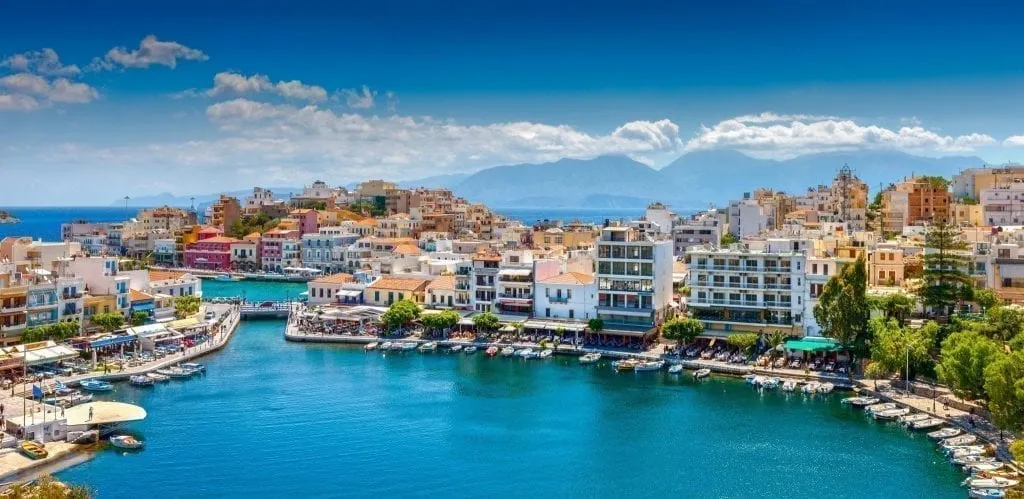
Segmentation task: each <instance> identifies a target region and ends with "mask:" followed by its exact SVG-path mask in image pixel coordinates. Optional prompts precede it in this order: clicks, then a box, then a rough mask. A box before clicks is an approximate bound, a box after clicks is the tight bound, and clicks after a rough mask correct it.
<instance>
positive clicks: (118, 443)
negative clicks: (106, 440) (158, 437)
mask: <svg viewBox="0 0 1024 499" xmlns="http://www.w3.org/2000/svg"><path fill="white" fill-rule="evenodd" d="M110 445H113V446H114V447H117V448H118V449H129V450H135V449H141V448H142V442H140V441H138V440H136V439H135V437H133V436H131V435H118V436H116V437H110Z"/></svg>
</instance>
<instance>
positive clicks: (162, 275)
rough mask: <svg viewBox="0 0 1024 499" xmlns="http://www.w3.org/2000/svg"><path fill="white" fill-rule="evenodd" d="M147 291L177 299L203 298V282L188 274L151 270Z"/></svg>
mask: <svg viewBox="0 0 1024 499" xmlns="http://www.w3.org/2000/svg"><path fill="white" fill-rule="evenodd" d="M147 291H148V292H149V293H152V294H155V295H167V296H171V297H175V298H176V297H179V296H203V281H202V279H199V278H198V277H196V276H194V275H192V274H189V273H188V272H177V271H164V270H150V271H149V283H148V287H147Z"/></svg>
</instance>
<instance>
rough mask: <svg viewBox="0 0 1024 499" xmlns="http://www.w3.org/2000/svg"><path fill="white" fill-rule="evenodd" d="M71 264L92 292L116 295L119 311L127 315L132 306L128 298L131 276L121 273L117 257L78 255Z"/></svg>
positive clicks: (70, 267)
mask: <svg viewBox="0 0 1024 499" xmlns="http://www.w3.org/2000/svg"><path fill="white" fill-rule="evenodd" d="M69 264H70V265H69V267H68V268H69V269H70V271H71V273H73V274H74V275H76V276H79V277H81V278H82V279H83V280H84V282H85V286H86V288H87V290H88V292H89V293H90V294H94V295H114V296H115V302H116V303H117V310H118V312H121V313H122V314H125V315H127V313H128V308H129V307H130V306H131V302H130V301H129V299H128V289H129V287H130V286H129V284H130V282H131V277H130V276H129V275H127V274H125V275H122V274H121V273H120V271H119V269H118V259H117V257H113V256H90V257H76V258H74V259H73V260H71V261H70V262H69Z"/></svg>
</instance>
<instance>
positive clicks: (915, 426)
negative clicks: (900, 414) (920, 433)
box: [910, 418, 946, 430]
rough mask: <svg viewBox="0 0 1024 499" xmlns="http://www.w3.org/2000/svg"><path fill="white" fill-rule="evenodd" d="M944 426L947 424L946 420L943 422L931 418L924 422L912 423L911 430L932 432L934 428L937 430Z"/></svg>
mask: <svg viewBox="0 0 1024 499" xmlns="http://www.w3.org/2000/svg"><path fill="white" fill-rule="evenodd" d="M944 424H946V422H945V421H944V420H942V419H939V418H930V419H924V420H921V421H915V422H913V423H910V429H911V430H930V429H932V428H935V427H938V426H942V425H944Z"/></svg>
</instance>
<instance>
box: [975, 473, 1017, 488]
mask: <svg viewBox="0 0 1024 499" xmlns="http://www.w3.org/2000/svg"><path fill="white" fill-rule="evenodd" d="M1018 483H1020V480H1014V479H1012V478H1006V477H1002V476H994V477H987V478H985V477H974V476H971V477H967V479H966V480H964V481H963V483H961V484H960V485H963V486H965V487H970V488H972V489H1008V488H1010V487H1013V486H1014V485H1017V484H1018Z"/></svg>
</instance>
